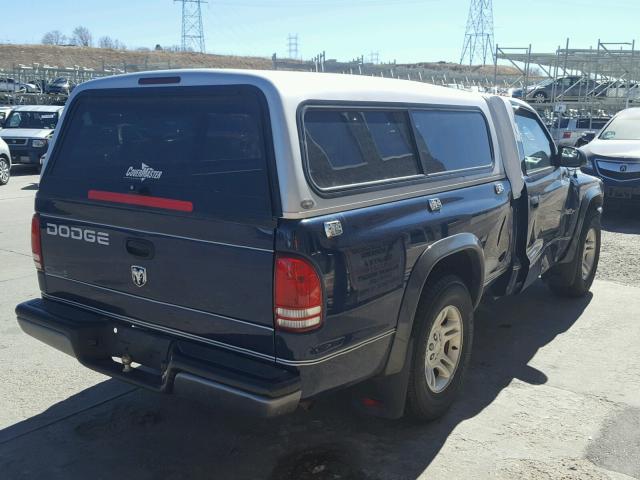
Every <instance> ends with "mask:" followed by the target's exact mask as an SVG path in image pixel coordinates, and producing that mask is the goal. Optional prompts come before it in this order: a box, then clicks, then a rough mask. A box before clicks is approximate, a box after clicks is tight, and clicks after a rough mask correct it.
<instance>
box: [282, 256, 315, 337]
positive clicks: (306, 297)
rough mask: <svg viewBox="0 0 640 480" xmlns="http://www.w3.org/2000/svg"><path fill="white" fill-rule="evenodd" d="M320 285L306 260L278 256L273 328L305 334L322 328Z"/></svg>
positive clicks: (313, 270) (311, 266) (312, 268)
mask: <svg viewBox="0 0 640 480" xmlns="http://www.w3.org/2000/svg"><path fill="white" fill-rule="evenodd" d="M322 303H323V302H322V285H321V283H320V277H319V276H318V273H317V272H316V269H315V268H314V267H313V265H312V264H311V263H310V262H308V261H307V260H303V259H301V258H296V257H287V256H282V255H278V256H277V257H276V265H275V286H274V308H275V327H276V328H277V329H278V330H286V331H290V332H308V331H310V330H314V329H316V328H319V327H320V325H321V324H322Z"/></svg>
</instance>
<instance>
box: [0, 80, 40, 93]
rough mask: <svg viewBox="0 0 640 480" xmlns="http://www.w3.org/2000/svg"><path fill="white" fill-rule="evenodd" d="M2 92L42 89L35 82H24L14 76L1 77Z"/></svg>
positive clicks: (32, 91)
mask: <svg viewBox="0 0 640 480" xmlns="http://www.w3.org/2000/svg"><path fill="white" fill-rule="evenodd" d="M0 92H7V93H40V89H39V88H38V86H37V85H35V84H33V83H23V82H19V81H17V80H15V79H13V78H7V77H0Z"/></svg>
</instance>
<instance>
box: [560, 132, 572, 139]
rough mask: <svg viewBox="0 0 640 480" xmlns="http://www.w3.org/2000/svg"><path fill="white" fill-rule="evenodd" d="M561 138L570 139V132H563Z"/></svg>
mask: <svg viewBox="0 0 640 480" xmlns="http://www.w3.org/2000/svg"><path fill="white" fill-rule="evenodd" d="M562 138H571V132H564V133H563V134H562Z"/></svg>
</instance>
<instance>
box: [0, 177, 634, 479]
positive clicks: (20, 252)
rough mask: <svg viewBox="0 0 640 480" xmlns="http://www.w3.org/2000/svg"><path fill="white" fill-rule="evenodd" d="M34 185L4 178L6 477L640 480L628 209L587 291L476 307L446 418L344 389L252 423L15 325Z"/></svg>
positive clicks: (0, 254)
mask: <svg viewBox="0 0 640 480" xmlns="http://www.w3.org/2000/svg"><path fill="white" fill-rule="evenodd" d="M37 182H38V177H37V175H33V174H32V172H31V171H29V170H27V169H14V177H13V178H12V179H11V182H10V183H9V185H7V186H4V187H0V212H1V213H0V364H1V365H2V367H1V368H0V478H2V479H7V480H13V479H32V478H37V479H65V480H69V479H87V478H91V479H92V480H98V479H122V478H135V479H136V480H145V479H235V478H238V479H271V480H280V479H283V480H285V479H286V480H289V479H290V480H306V479H313V480H328V479H415V478H421V479H486V478H496V479H518V480H528V479H536V480H537V479H626V478H636V479H640V315H639V313H638V312H639V311H640V287H639V286H638V284H637V281H638V279H639V278H640V272H639V271H638V270H639V269H638V268H637V266H638V259H639V258H640V252H638V250H636V249H635V245H638V243H637V242H638V239H640V222H638V219H637V215H636V214H635V213H634V212H633V211H622V212H617V213H616V215H612V216H606V217H605V221H604V222H603V224H604V226H605V229H606V231H605V232H604V234H603V255H602V261H603V267H602V270H601V271H602V272H603V273H602V274H600V275H599V276H598V277H597V279H596V282H595V283H594V286H593V289H592V294H591V295H589V296H587V297H585V298H583V299H579V300H566V299H559V298H557V297H554V296H553V295H551V294H550V293H549V291H548V290H547V289H546V288H545V287H544V285H542V284H537V285H534V286H533V287H532V288H531V289H530V290H529V291H527V292H526V293H524V294H522V295H520V296H517V297H512V298H505V299H501V300H498V301H493V302H485V303H484V304H483V305H482V306H481V307H480V310H479V311H478V313H477V316H476V337H475V345H474V353H473V358H472V367H471V370H470V372H469V375H468V377H467V384H466V388H465V391H464V395H463V398H462V399H461V400H460V401H459V402H457V403H456V404H455V406H454V407H453V408H452V410H451V411H450V412H449V413H448V414H447V415H446V416H445V417H444V418H443V419H441V420H439V421H436V422H432V423H426V424H417V423H414V422H411V421H409V420H401V421H395V422H392V421H386V420H380V419H375V418H370V417H365V416H361V415H359V414H357V413H355V412H354V411H353V410H352V409H351V408H350V407H349V398H348V393H345V392H342V393H336V394H333V395H329V396H327V397H325V398H322V399H321V400H319V401H318V402H316V403H315V404H314V405H313V406H312V408H311V409H309V410H308V411H306V410H299V411H298V412H296V413H295V414H292V415H289V416H287V417H282V418H277V419H271V420H260V419H254V418H249V417H242V416H237V415H230V414H228V413H226V412H223V411H218V410H217V409H216V408H215V407H212V406H207V405H201V404H198V403H194V402H191V401H189V400H187V399H182V398H175V397H171V396H162V395H158V394H154V393H150V392H147V391H142V390H139V389H136V388H133V387H131V386H129V385H125V384H122V383H120V382H117V381H115V380H111V379H108V378H107V377H104V376H102V375H100V374H97V373H94V372H91V371H89V370H87V369H85V368H84V367H82V366H80V365H79V364H78V363H77V362H76V361H75V360H74V359H72V358H70V357H68V356H66V355H64V354H62V353H60V352H57V351H55V350H53V349H51V348H49V347H47V346H45V345H43V344H41V343H39V342H37V341H36V340H33V339H32V338H30V337H28V336H27V335H25V334H23V333H22V332H21V331H20V329H19V327H18V326H17V324H16V321H15V316H14V312H13V309H14V307H15V305H16V304H17V303H19V302H20V301H24V300H27V299H29V298H33V297H36V296H38V294H39V292H38V285H37V282H36V275H35V270H34V267H33V263H32V260H31V252H30V247H29V225H30V219H31V213H32V210H33V199H34V195H35V192H36V190H37ZM607 213H608V212H606V214H607ZM624 255H627V256H630V257H631V258H625V257H623V256H624Z"/></svg>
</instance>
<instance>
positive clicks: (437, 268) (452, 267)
mask: <svg viewBox="0 0 640 480" xmlns="http://www.w3.org/2000/svg"><path fill="white" fill-rule="evenodd" d="M445 275H456V276H457V277H459V278H460V280H462V281H463V282H464V284H465V285H466V286H467V289H468V290H469V294H470V295H471V300H472V302H473V304H474V305H477V304H478V302H479V301H480V297H481V296H482V287H483V285H482V268H481V264H480V259H478V255H477V254H476V253H475V252H474V251H473V250H470V249H469V250H462V251H459V252H456V253H452V254H450V255H447V256H446V257H444V258H442V259H440V260H438V262H437V263H436V264H435V265H434V266H433V268H432V269H431V271H430V272H429V276H428V277H427V280H426V282H425V284H424V287H422V292H423V293H424V292H425V291H426V289H428V288H429V286H430V285H433V284H434V283H435V282H437V281H438V280H440V279H441V278H442V277H444V276H445Z"/></svg>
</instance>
